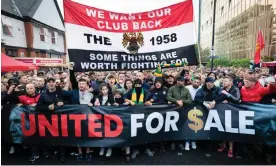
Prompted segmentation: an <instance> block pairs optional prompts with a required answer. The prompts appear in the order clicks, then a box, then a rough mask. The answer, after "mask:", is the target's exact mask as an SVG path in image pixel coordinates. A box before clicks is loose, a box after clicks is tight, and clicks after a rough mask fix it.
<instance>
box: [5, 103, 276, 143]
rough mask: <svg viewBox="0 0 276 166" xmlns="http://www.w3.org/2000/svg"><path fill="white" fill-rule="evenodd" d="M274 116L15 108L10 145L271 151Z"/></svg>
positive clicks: (221, 110) (164, 108)
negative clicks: (220, 144) (224, 146)
mask: <svg viewBox="0 0 276 166" xmlns="http://www.w3.org/2000/svg"><path fill="white" fill-rule="evenodd" d="M275 110H276V105H267V104H266V105H263V104H251V103H246V104H239V105H233V104H217V105H216V107H215V108H214V109H212V110H207V109H206V108H205V107H204V106H201V105H196V104H191V105H185V106H184V107H182V108H179V107H177V106H169V105H153V106H143V105H141V106H140V105H137V106H132V107H130V106H118V107H115V106H112V107H108V106H103V107H89V106H87V105H66V106H63V107H62V108H59V109H57V110H55V111H54V112H49V113H40V112H37V111H34V110H33V108H31V107H15V108H14V109H13V110H12V112H11V115H10V123H11V124H10V131H11V133H12V136H13V140H14V142H16V143H23V142H24V143H27V144H40V143H41V142H43V144H47V145H62V146H83V147H122V146H134V145H139V144H145V143H152V142H159V141H164V140H228V141H234V142H247V143H256V142H260V143H268V144H270V145H276V111H275ZM38 111H39V110H38ZM3 113H8V111H6V112H3V111H2V115H3ZM2 125H3V121H2ZM3 136H4V137H7V135H6V134H3V133H2V137H3Z"/></svg>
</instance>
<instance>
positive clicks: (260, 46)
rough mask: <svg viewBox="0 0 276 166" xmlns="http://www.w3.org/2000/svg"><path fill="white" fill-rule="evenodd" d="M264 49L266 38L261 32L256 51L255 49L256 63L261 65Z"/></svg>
mask: <svg viewBox="0 0 276 166" xmlns="http://www.w3.org/2000/svg"><path fill="white" fill-rule="evenodd" d="M263 48H264V37H263V34H262V31H261V30H259V32H258V38H257V42H256V49H255V57H254V63H255V64H259V63H260V59H261V50H262V49H263Z"/></svg>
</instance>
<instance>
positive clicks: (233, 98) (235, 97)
mask: <svg viewBox="0 0 276 166" xmlns="http://www.w3.org/2000/svg"><path fill="white" fill-rule="evenodd" d="M222 90H225V91H227V90H226V89H225V88H223V89H222ZM227 92H228V93H229V94H228V95H225V94H221V95H220V96H219V97H218V98H217V99H216V100H215V101H216V102H217V103H219V102H223V101H224V100H227V101H228V102H230V103H235V104H237V103H239V102H240V100H241V94H240V90H239V88H237V87H235V86H232V87H231V88H230V89H229V91H227Z"/></svg>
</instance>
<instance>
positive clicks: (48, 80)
mask: <svg viewBox="0 0 276 166" xmlns="http://www.w3.org/2000/svg"><path fill="white" fill-rule="evenodd" d="M50 81H53V82H55V81H56V79H55V78H53V77H50V78H48V79H47V82H50Z"/></svg>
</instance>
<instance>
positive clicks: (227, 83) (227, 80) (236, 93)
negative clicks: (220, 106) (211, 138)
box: [216, 76, 241, 157]
mask: <svg viewBox="0 0 276 166" xmlns="http://www.w3.org/2000/svg"><path fill="white" fill-rule="evenodd" d="M240 100H241V95H240V90H239V89H238V88H237V87H235V86H233V78H232V77H229V76H226V77H224V79H223V89H222V91H221V95H220V97H219V98H217V99H216V102H217V103H219V102H223V103H239V102H240ZM225 150H226V141H225V142H223V145H222V146H221V147H220V148H219V149H218V151H219V152H223V151H225ZM228 157H233V142H232V141H231V142H229V150H228Z"/></svg>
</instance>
